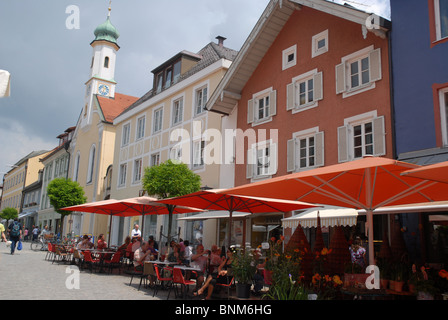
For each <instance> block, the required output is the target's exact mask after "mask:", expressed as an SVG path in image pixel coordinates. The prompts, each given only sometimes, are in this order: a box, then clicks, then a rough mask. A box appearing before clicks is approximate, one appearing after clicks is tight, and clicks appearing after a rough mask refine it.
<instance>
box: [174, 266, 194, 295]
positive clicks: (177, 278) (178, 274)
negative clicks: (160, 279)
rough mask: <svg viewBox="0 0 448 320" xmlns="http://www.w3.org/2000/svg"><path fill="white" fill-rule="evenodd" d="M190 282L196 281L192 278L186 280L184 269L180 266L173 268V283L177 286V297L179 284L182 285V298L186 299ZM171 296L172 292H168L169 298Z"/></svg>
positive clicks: (175, 291) (175, 292)
mask: <svg viewBox="0 0 448 320" xmlns="http://www.w3.org/2000/svg"><path fill="white" fill-rule="evenodd" d="M190 284H196V282H195V281H192V280H186V279H185V278H184V276H183V274H182V271H181V270H180V269H179V268H176V267H175V268H173V285H174V287H175V290H174V294H175V295H176V298H177V297H178V294H177V286H178V285H180V293H181V296H182V299H186V298H187V292H188V288H189V285H190ZM170 291H171V290H170ZM169 297H170V293H168V298H169Z"/></svg>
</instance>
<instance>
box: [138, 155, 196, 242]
mask: <svg viewBox="0 0 448 320" xmlns="http://www.w3.org/2000/svg"><path fill="white" fill-rule="evenodd" d="M142 185H143V189H144V190H146V191H147V192H148V194H149V195H152V196H155V197H157V198H159V199H166V198H171V197H178V196H183V195H186V194H189V193H193V192H196V191H199V190H200V187H201V177H200V176H199V175H197V174H195V173H194V172H193V171H191V170H190V169H189V168H188V166H187V165H186V164H184V163H177V162H176V163H175V162H173V161H171V160H167V161H165V162H163V163H161V164H160V165H158V166H152V167H146V168H145V174H144V176H143V179H142ZM166 207H167V209H168V236H167V239H168V242H169V241H170V240H171V227H172V220H173V211H174V208H175V207H176V206H175V205H170V204H166Z"/></svg>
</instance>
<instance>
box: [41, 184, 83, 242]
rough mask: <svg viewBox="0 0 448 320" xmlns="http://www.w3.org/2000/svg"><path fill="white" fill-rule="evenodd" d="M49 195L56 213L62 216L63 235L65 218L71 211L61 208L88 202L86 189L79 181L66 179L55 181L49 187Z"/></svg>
mask: <svg viewBox="0 0 448 320" xmlns="http://www.w3.org/2000/svg"><path fill="white" fill-rule="evenodd" d="M47 194H48V198H49V199H50V204H51V205H52V206H53V208H54V211H56V212H57V213H59V214H60V215H61V235H62V234H63V228H64V218H65V216H67V215H69V214H71V211H63V210H60V209H61V208H65V207H70V206H75V205H78V204H83V203H85V202H86V201H87V197H86V196H85V195H84V189H83V188H82V187H81V186H80V185H79V183H78V182H77V181H72V180H70V179H66V178H56V179H53V180H52V181H51V182H50V183H49V184H48V186H47Z"/></svg>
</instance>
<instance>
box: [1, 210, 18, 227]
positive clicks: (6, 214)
mask: <svg viewBox="0 0 448 320" xmlns="http://www.w3.org/2000/svg"><path fill="white" fill-rule="evenodd" d="M18 216H19V212H18V211H17V209H16V208H11V207H6V208H5V209H3V211H2V212H0V217H1V218H2V219H5V220H6V225H9V220H12V219H15V218H17V217H18Z"/></svg>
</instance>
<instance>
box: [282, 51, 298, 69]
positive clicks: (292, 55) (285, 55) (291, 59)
mask: <svg viewBox="0 0 448 320" xmlns="http://www.w3.org/2000/svg"><path fill="white" fill-rule="evenodd" d="M296 63H297V45H293V46H291V47H289V48H288V49H285V50H283V52H282V70H285V69H288V68H291V67H293V66H295V65H296Z"/></svg>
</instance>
